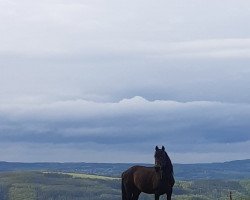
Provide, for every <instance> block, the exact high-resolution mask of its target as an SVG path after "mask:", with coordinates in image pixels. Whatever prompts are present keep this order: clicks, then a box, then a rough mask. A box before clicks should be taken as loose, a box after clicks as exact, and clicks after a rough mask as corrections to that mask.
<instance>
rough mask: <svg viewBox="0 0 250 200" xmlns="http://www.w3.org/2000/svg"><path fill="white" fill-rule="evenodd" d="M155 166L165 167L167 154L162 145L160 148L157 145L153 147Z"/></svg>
mask: <svg viewBox="0 0 250 200" xmlns="http://www.w3.org/2000/svg"><path fill="white" fill-rule="evenodd" d="M154 157H155V167H156V168H160V169H162V168H165V167H166V161H167V154H166V152H165V147H164V146H162V148H161V149H159V147H158V146H156V147H155V155H154Z"/></svg>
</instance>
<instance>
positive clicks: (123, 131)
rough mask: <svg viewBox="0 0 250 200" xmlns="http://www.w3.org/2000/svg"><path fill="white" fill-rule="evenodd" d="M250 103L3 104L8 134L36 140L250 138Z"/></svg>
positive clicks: (5, 135) (208, 140)
mask: <svg viewBox="0 0 250 200" xmlns="http://www.w3.org/2000/svg"><path fill="white" fill-rule="evenodd" d="M249 115H250V107H249V105H248V104H227V103H225V104H223V103H219V102H188V103H180V102H174V101H153V102H150V101H147V100H145V99H143V98H141V97H135V98H133V99H127V100H122V101H120V102H117V103H95V102H89V101H84V100H77V101H67V102H54V103H51V104H44V105H25V106H23V105H19V106H16V107H8V106H6V105H5V106H2V107H1V121H2V126H1V129H2V130H1V137H2V140H3V139H5V140H10V141H11V140H14V141H18V140H20V141H23V142H25V141H26V140H28V141H30V142H32V141H33V142H41V143H43V142H54V143H70V142H76V143H77V142H96V143H103V144H105V143H111V144H112V143H121V144H122V143H133V142H134V141H135V143H137V142H138V140H140V138H143V140H144V141H145V142H146V141H151V142H157V141H161V140H166V141H168V142H171V143H176V144H178V143H180V144H185V143H187V144H195V143H214V142H215V143H216V142H217V143H234V142H242V141H246V140H250V137H249V133H248V130H249V123H248V120H247V119H249V117H250V116H249Z"/></svg>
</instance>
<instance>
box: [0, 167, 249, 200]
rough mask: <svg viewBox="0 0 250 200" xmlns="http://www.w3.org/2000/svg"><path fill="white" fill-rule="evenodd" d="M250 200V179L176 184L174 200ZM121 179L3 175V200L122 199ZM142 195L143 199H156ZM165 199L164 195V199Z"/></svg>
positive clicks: (52, 174) (0, 181) (0, 182)
mask: <svg viewBox="0 0 250 200" xmlns="http://www.w3.org/2000/svg"><path fill="white" fill-rule="evenodd" d="M229 191H232V193H233V200H238V199H239V200H250V180H240V181H238V180H194V181H176V184H175V186H174V194H173V198H172V199H173V200H214V199H217V200H228V199H229V198H228V194H229ZM120 199H121V180H120V179H119V178H113V177H107V176H96V175H88V174H80V173H61V172H58V173H55V172H35V171H30V172H10V173H6V172H5V173H0V200H120ZM153 199H154V196H153V195H146V194H142V195H141V196H140V200H153ZM161 199H162V200H163V199H165V197H164V196H162V198H161Z"/></svg>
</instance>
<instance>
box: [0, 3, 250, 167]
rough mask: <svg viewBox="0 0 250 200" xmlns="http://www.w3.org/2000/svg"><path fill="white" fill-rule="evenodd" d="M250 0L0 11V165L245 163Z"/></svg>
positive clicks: (249, 140)
mask: <svg viewBox="0 0 250 200" xmlns="http://www.w3.org/2000/svg"><path fill="white" fill-rule="evenodd" d="M249 21H250V2H249V1H248V0H237V1H236V0H220V1H218V0H176V1H170V0H164V1H163V0H159V1H157V2H156V1H151V0H143V1H142V0H134V1H128V0H126V1H125V0H106V1H104V0H71V1H68V0H40V1H39V0H22V1H18V0H0V147H1V148H0V160H4V161H22V162H37V161H55V162H56V161H60V162H68V161H81V162H147V163H152V162H153V153H154V147H155V145H164V146H165V147H166V150H167V152H168V153H169V156H170V157H171V159H172V160H173V161H174V162H175V163H197V162H223V161H228V160H235V159H249V158H250V156H249V155H250V123H249V120H250V78H249V77H250V66H249V64H250V26H249V25H248V22H249Z"/></svg>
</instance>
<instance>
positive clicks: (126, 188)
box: [122, 146, 175, 200]
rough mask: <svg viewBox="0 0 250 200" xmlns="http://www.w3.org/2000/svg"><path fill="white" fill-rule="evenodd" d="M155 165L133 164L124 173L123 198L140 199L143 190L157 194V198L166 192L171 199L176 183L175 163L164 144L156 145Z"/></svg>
mask: <svg viewBox="0 0 250 200" xmlns="http://www.w3.org/2000/svg"><path fill="white" fill-rule="evenodd" d="M154 157H155V166H154V167H144V166H133V167H131V168H129V169H128V170H126V171H125V172H123V173H122V200H138V198H139V195H140V193H141V192H144V193H147V194H155V200H159V197H160V195H163V194H166V195H167V200H171V196H172V190H173V186H174V183H175V180H174V176H173V165H172V162H171V160H170V158H169V156H168V154H167V153H166V151H165V148H164V146H163V147H162V148H161V149H159V148H158V146H156V147H155V155H154Z"/></svg>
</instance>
